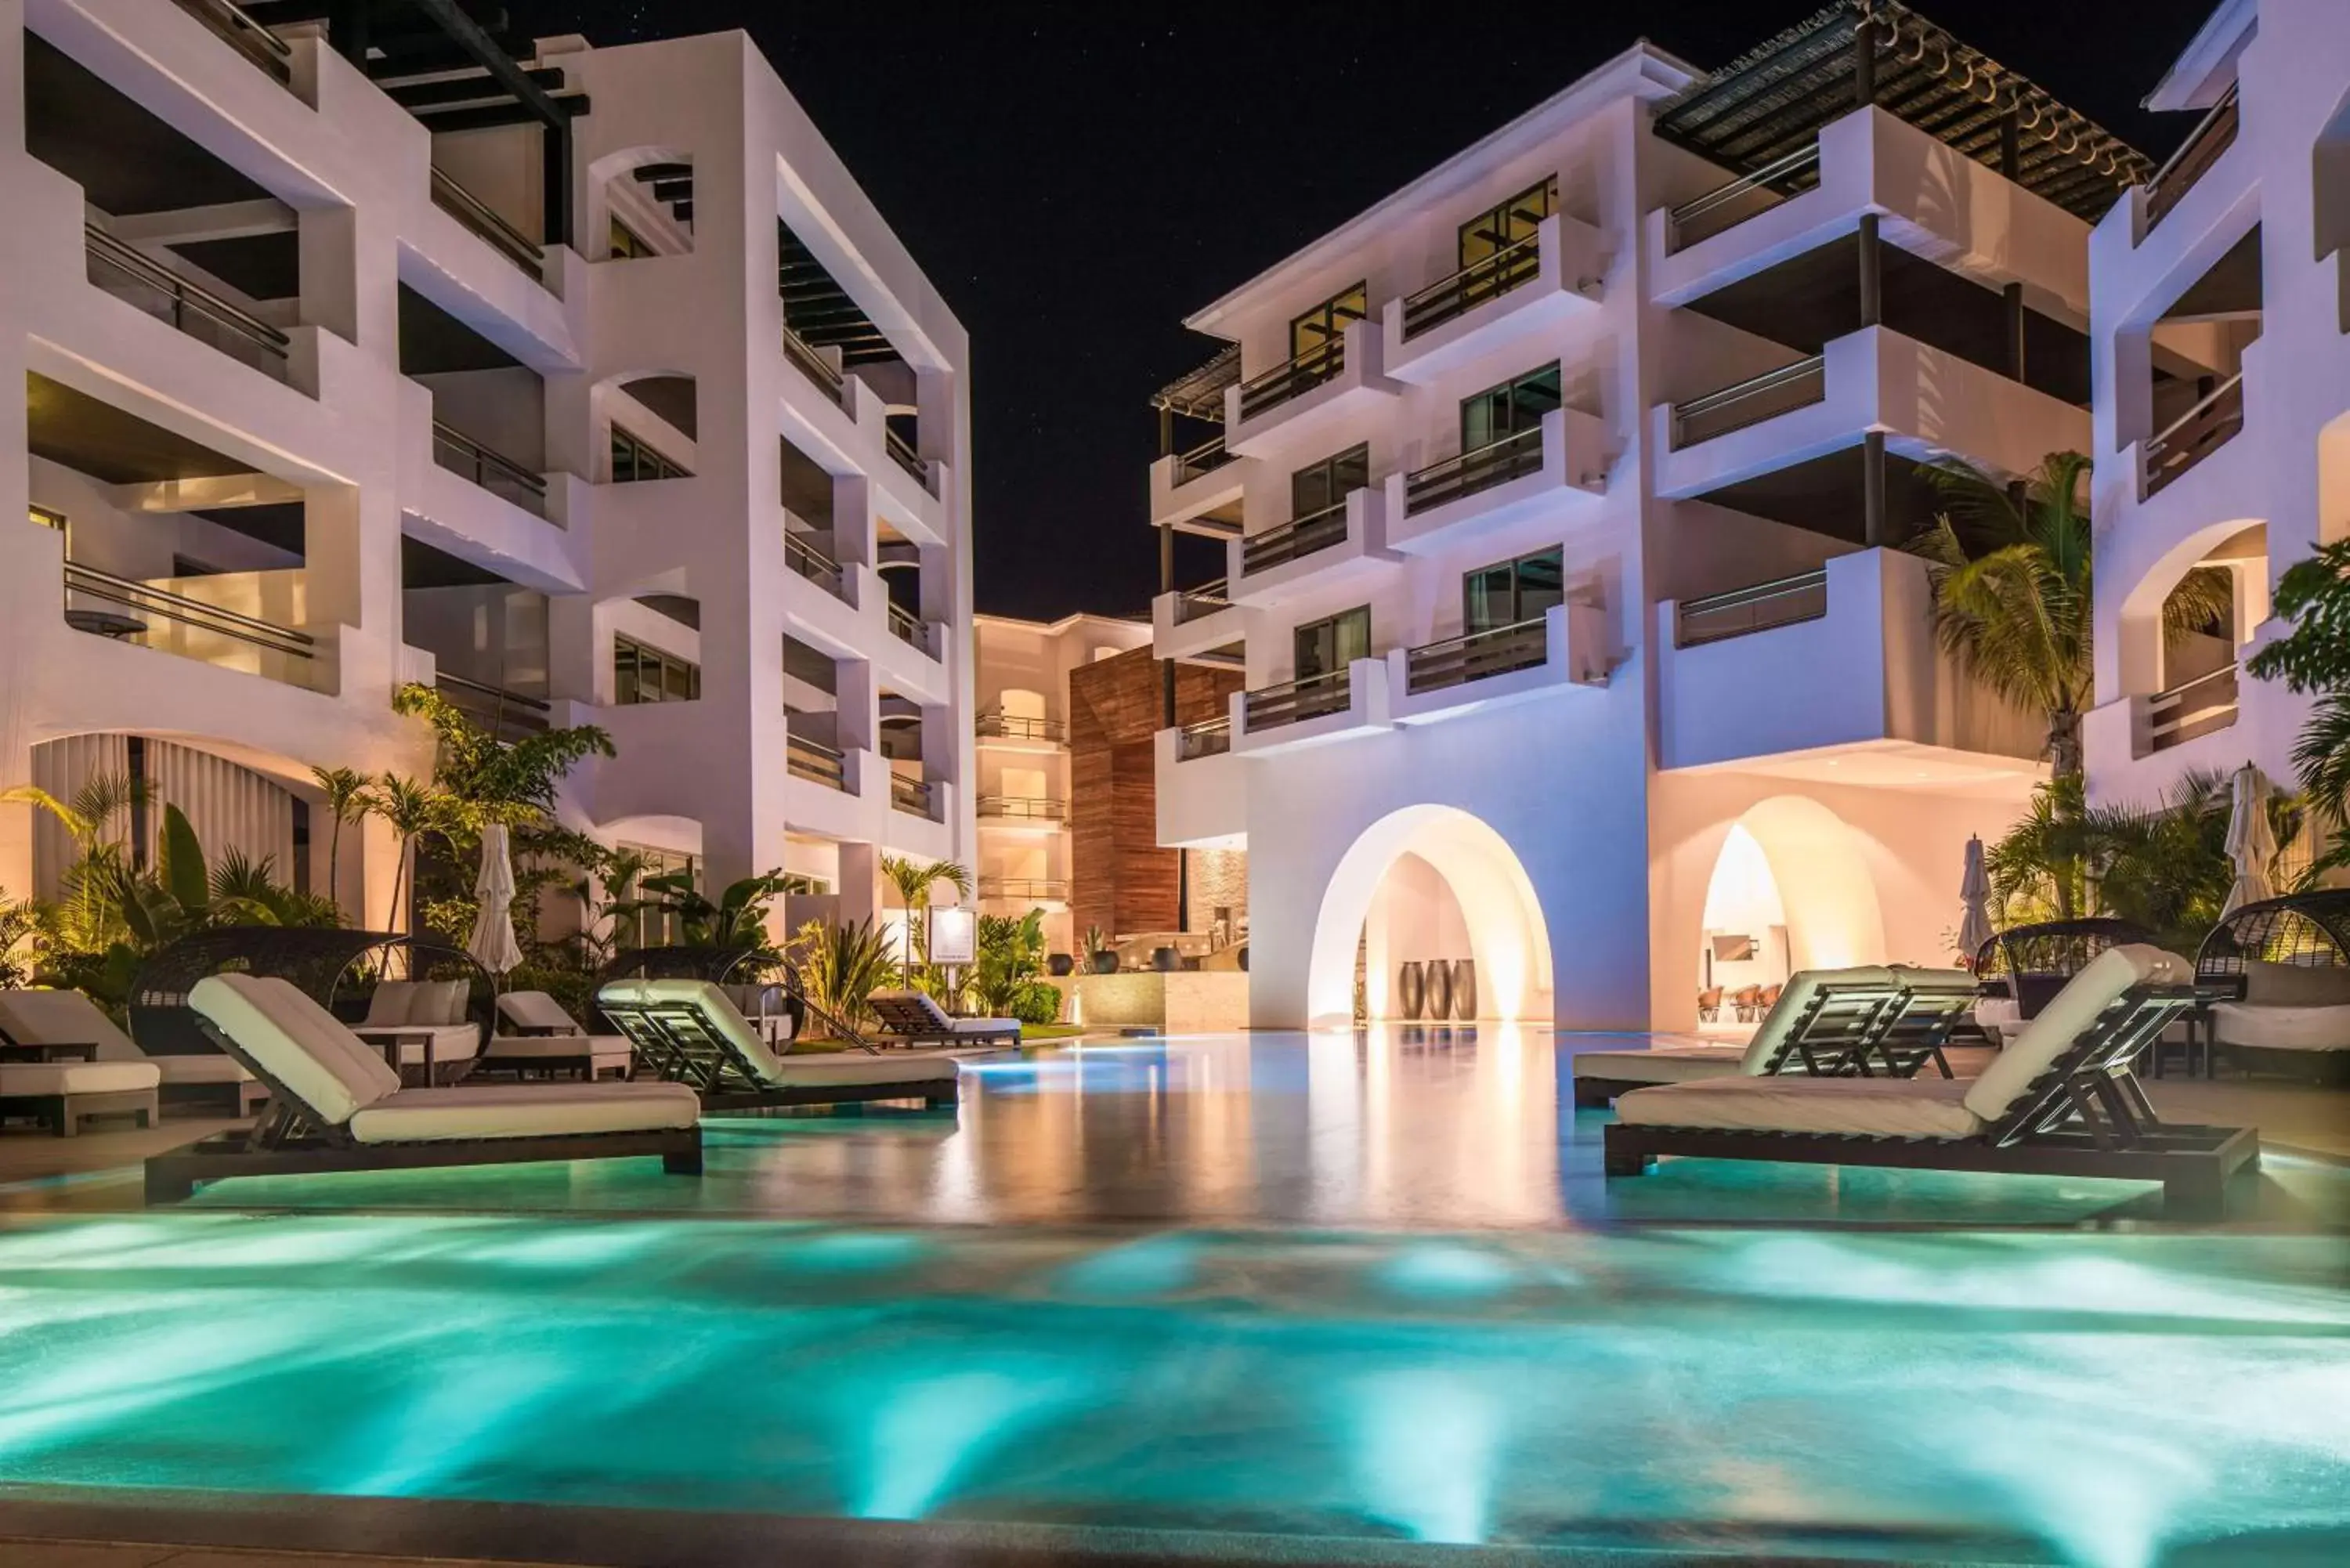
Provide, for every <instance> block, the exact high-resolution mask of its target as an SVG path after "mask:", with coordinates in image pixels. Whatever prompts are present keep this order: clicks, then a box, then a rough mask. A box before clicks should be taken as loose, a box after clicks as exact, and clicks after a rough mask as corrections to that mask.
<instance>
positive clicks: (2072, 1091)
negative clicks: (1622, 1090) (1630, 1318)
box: [1603, 985, 2260, 1220]
mask: <svg viewBox="0 0 2350 1568" xmlns="http://www.w3.org/2000/svg"><path fill="white" fill-rule="evenodd" d="M2194 1002H2195V988H2194V987H2193V986H2191V985H2140V986H2133V987H2132V988H2130V989H2129V990H2128V991H2126V992H2123V993H2122V995H2121V996H2119V997H2118V998H2116V1000H2115V1001H2114V1002H2111V1003H2109V1004H2108V1005H2107V1006H2106V1009H2105V1010H2104V1011H2103V1012H2100V1013H2099V1014H2098V1015H2097V1017H2096V1019H2095V1022H2094V1023H2091V1024H2090V1026H2089V1027H2088V1028H2087V1029H2085V1030H2084V1031H2083V1032H2082V1033H2081V1034H2080V1035H2079V1036H2078V1037H2077V1038H2075V1039H2074V1042H2073V1044H2071V1045H2069V1046H2068V1047H2066V1048H2065V1049H2064V1051H2063V1052H2061V1053H2059V1054H2058V1055H2057V1056H2056V1058H2055V1060H2054V1061H2053V1062H2051V1063H2050V1064H2049V1066H2048V1069H2047V1071H2045V1072H2043V1074H2041V1075H2040V1076H2039V1077H2037V1078H2035V1079H2033V1081H2032V1083H2031V1085H2029V1086H2028V1087H2027V1088H2026V1089H2025V1090H2024V1092H2023V1094H2022V1095H2021V1096H2018V1097H2017V1099H2016V1102H2015V1104H2014V1106H2012V1108H2011V1109H2010V1110H2009V1112H2008V1114H2007V1115H2006V1116H2002V1118H2000V1120H1999V1121H1998V1122H1996V1123H1994V1124H1993V1125H1992V1126H1991V1127H1990V1128H1988V1129H1987V1130H1986V1131H1985V1132H1983V1133H1982V1134H1981V1136H1979V1137H1970V1138H1925V1137H1875V1136H1869V1135H1865V1134H1828V1133H1792V1132H1763V1131H1752V1130H1746V1129H1735V1128H1728V1127H1655V1126H1649V1125H1648V1124H1646V1123H1625V1122H1618V1123H1616V1124H1615V1125H1613V1126H1611V1127H1608V1128H1607V1130H1606V1132H1605V1134H1604V1135H1603V1137H1604V1147H1605V1151H1606V1152H1605V1165H1604V1168H1605V1170H1606V1172H1607V1175H1608V1176H1610V1177H1619V1176H1638V1175H1641V1174H1642V1173H1643V1172H1645V1171H1646V1170H1647V1169H1648V1167H1649V1166H1650V1165H1651V1164H1652V1163H1654V1162H1655V1160H1656V1159H1657V1158H1658V1157H1659V1156H1660V1155H1679V1156H1683V1157H1687V1158H1701V1159H1761V1160H1782V1161H1787V1162H1790V1163H1794V1164H1799V1165H1868V1166H1882V1167H1892V1168H1904V1169H1914V1170H1959V1171H1984V1172H1991V1173H1995V1174H2005V1175H2018V1176H2095V1177H2112V1178H2117V1179H2127V1180H2138V1181H2159V1182H2160V1183H2162V1190H2163V1203H2164V1212H2165V1213H2166V1214H2168V1215H2169V1216H2171V1217H2173V1218H2178V1219H2211V1220H2216V1219H2218V1218H2220V1215H2221V1213H2222V1212H2223V1210H2224V1202H2225V1194H2226V1190H2227V1184H2228V1179H2229V1178H2230V1177H2231V1176H2233V1175H2235V1173H2236V1172H2237V1171H2239V1170H2241V1169H2243V1168H2248V1167H2252V1168H2256V1167H2257V1166H2258V1165H2259V1163H2260V1137H2259V1134H2258V1133H2257V1132H2256V1131H2255V1130H2254V1129H2252V1128H2251V1127H2200V1126H2192V1125H2186V1124H2177V1125H2174V1124H2171V1123H2166V1122H2164V1121H2163V1120H2162V1119H2161V1118H2160V1117H2159V1116H2157V1115H2156V1114H2155V1111H2154V1106H2152V1105H2151V1104H2150V1103H2148V1101H2147V1097H2146V1091H2145V1090H2144V1089H2143V1088H2141V1087H2140V1086H2139V1085H2138V1082H2137V1075H2135V1074H2134V1073H2133V1072H2132V1071H2131V1067H2130V1064H2131V1063H2132V1061H2133V1060H2135V1059H2136V1057H2137V1054H2138V1053H2139V1052H2140V1051H2143V1050H2144V1049H2145V1048H2146V1047H2147V1044H2149V1043H2151V1042H2152V1041H2154V1040H2155V1039H2157V1038H2158V1036H2160V1034H2161V1033H2162V1031H2163V1030H2164V1029H2165V1028H2166V1027H2167V1026H2168V1024H2169V1023H2171V1021H2172V1020H2173V1019H2175V1018H2177V1017H2178V1015H2179V1014H2180V1013H2181V1012H2185V1011H2186V1010H2187V1009H2188V1008H2189V1007H2191V1006H2193V1005H2194Z"/></svg>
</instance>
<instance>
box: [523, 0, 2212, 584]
mask: <svg viewBox="0 0 2350 1568" xmlns="http://www.w3.org/2000/svg"><path fill="white" fill-rule="evenodd" d="M2213 4H2214V0H1924V3H1922V4H1920V5H1918V10H1920V11H1921V12H1922V13H1924V14H1925V15H1926V16H1929V17H1930V18H1932V19H1933V20H1934V21H1936V22H1939V23H1940V24H1941V25H1942V26H1945V27H1947V28H1949V29H1950V31H1951V32H1952V33H1954V34H1956V35H1957V36H1959V37H1960V38H1962V39H1964V40H1965V41H1966V42H1968V43H1970V44H1971V45H1973V46H1974V47H1976V48H1979V49H1981V50H1982V51H1983V52H1984V53H1986V54H1988V55H1990V56H1991V57H1992V58H1994V59H1996V60H1999V61H2000V62H2002V64H2004V65H2007V66H2010V67H2013V68H2015V69H2017V70H2020V71H2022V72H2023V73H2024V74H2025V75H2027V76H2030V77H2032V78H2034V79H2035V80H2036V81H2038V82H2039V83H2040V84H2041V85H2042V86H2043V87H2045V88H2048V89H2049V90H2050V91H2052V92H2054V94H2055V95H2056V96H2057V97H2058V98H2059V99H2063V100H2064V101H2065V102H2067V103H2069V104H2070V105H2071V106H2072V107H2074V109H2078V110H2080V111H2081V112H2082V113H2084V114H2086V115H2088V116H2089V117H2090V118H2091V119H2095V120H2098V121H2099V122H2101V123H2102V124H2104V125H2105V126H2106V129H2108V130H2112V131H2114V132H2116V134H2118V135H2120V136H2121V137H2123V138H2124V139H2125V140H2129V141H2132V142H2134V143H2135V144H2137V146H2138V147H2139V148H2140V149H2141V150H2142V151H2146V152H2147V153H2148V154H2149V155H2151V156H2153V157H2155V158H2157V159H2159V158H2161V157H2162V156H2163V155H2164V154H2165V153H2167V152H2168V151H2169V150H2170V149H2171V148H2172V147H2173V146H2174V145H2175V144H2176V143H2177V142H2178V140H2180V139H2181V138H2182V137H2184V136H2185V134H2186V133H2187V131H2188V130H2189V129H2190V128H2191V125H2192V123H2193V117H2192V116H2189V115H2169V116H2159V117H2158V116H2154V115H2149V114H2147V113H2145V112H2144V111H2143V110H2141V109H2139V108H2138V107H2137V105H2138V100H2139V99H2141V98H2142V97H2144V96H2145V94H2146V93H2147V91H2149V90H2150V89H2151V88H2153V86H2154V84H2155V83H2156V81H2157V80H2158V79H2159V78H2160V77H2161V75H2162V73H2163V71H2164V70H2165V69H2167V68H2168V66H2169V64H2170V62H2171V60H2172V59H2173V58H2175V57H2176V56H2177V54H2178V50H2179V49H2180V48H2181V47H2183V46H2184V45H2185V44H2186V42H2187V40H2188V39H2189V37H2190V36H2193V34H2194V31H2195V29H2196V27H2197V26H2199V25H2200V24H2201V22H2202V20H2203V18H2204V17H2205V16H2207V15H2208V14H2209V13H2210V9H2211V7H2212V5H2213ZM1815 8H1816V0H1650V3H1649V4H1647V5H1624V6H1609V5H1510V6H1466V7H1460V8H1455V7H1454V6H1452V5H1441V4H1438V5H1430V4H1412V5H1399V4H1393V3H1392V0H1388V3H1371V4H1358V5H1324V4H1286V5H1284V4H1279V3H1277V0H1259V3H1258V4H1254V5H1222V4H1209V3H1205V0H1202V3H1200V4H1191V5H1155V4H1139V3H1120V4H1093V5H1088V4H1059V5H1047V4H1018V3H1014V0H984V3H980V4H963V5H952V6H946V5H939V6H935V7H934V6H932V5H908V4H902V3H901V4H897V5H793V4H754V3H752V0H658V3H655V0H636V3H633V4H630V3H619V0H509V10H510V12H511V14H512V16H513V18H514V21H515V25H516V26H517V27H518V28H520V29H523V30H525V31H526V32H529V33H533V34H540V35H544V34H548V33H557V32H580V33H584V34H586V35H587V36H588V37H589V38H591V39H593V40H595V41H597V42H599V43H624V42H630V41H634V40H637V39H641V38H649V37H666V36H678V35H682V34H688V33H702V32H710V31H714V30H717V29H721V28H727V27H743V28H747V29H748V30H749V32H750V33H751V34H752V36H754V38H756V39H757V40H758V42H759V45H760V47H762V48H764V50H765V52H766V54H767V57H768V58H769V59H771V60H773V61H774V62H775V67H776V68H777V69H778V70H779V71H780V72H781V73H782V75H783V78H784V80H785V82H786V83H787V84H788V85H789V86H790V88H791V89H792V91H793V93H794V94H795V95H796V96H797V97H798V99H799V100H800V101H801V102H802V103H803V104H804V105H806V108H807V109H808V111H809V113H810V114H811V115H813V116H814V117H815V119H816V124H817V125H818V126H819V127H820V128H821V129H822V130H823V131H824V132H825V135H826V136H827V138H828V139H829V140H830V141H831V142H832V145H833V147H834V149H835V150H836V151H837V152H838V153H839V154H840V156H841V157H842V158H843V159H844V160H845V161H847V164H848V167H849V169H850V171H852V172H853V173H855V175H856V176H857V178H858V181H859V182H861V183H862V184H863V186H864V187H865V190H866V191H867V192H868V193H869V194H870V195H871V196H872V198H873V200H874V202H875V203H876V204H877V205H878V206H879V208H880V210H881V213H882V215H883V216H884V217H885V218H886V219H888V220H889V223H890V224H891V226H892V227H894V228H895V229H896V230H897V232H898V234H899V237H900V238H901V239H903V240H904V242H905V244H906V245H907V248H908V249H909V250H910V251H911V252H912V253H913V256H914V259H915V261H916V262H917V263H918V264H919V265H920V266H921V267H922V268H923V270H924V271H925V272H927V273H928V274H929V275H930V277H931V281H932V282H933V283H934V284H935V285H936V286H938V288H939V290H940V292H941V294H943V295H944V296H945V297H946V300H947V303H948V304H949V305H950V306H952V307H953V309H954V311H955V313H956V314H957V315H958V316H959V317H962V322H963V324H964V326H965V327H968V328H969V329H970V332H971V337H972V410H973V421H974V425H975V434H974V440H975V442H976V448H977V450H976V452H975V453H974V463H975V470H976V472H975V475H974V480H975V483H976V486H977V500H976V516H975V526H976V530H977V534H978V550H977V575H978V602H979V607H980V608H981V609H982V610H984V611H989V612H992V613H995V614H999V615H1015V616H1028V617H1038V618H1050V617H1055V616H1060V615H1065V614H1067V613H1069V612H1070V611H1073V610H1081V609H1082V610H1098V611H1104V612H1108V613H1142V612H1146V611H1147V610H1148V608H1149V598H1150V595H1151V594H1152V593H1154V592H1155V591H1156V590H1157V587H1158V581H1159V566H1158V554H1157V548H1158V547H1157V543H1156V540H1155V538H1154V537H1153V535H1152V534H1151V531H1150V528H1149V515H1148V506H1147V502H1146V488H1147V481H1146V477H1145V475H1146V469H1147V467H1148V465H1149V462H1150V460H1151V459H1152V458H1153V457H1154V456H1156V455H1157V452H1158V444H1157V443H1158V426H1157V422H1156V420H1157V417H1156V415H1155V414H1153V413H1152V412H1151V411H1150V410H1149V407H1148V401H1147V400H1148V399H1149V396H1150V394H1151V392H1152V391H1154V390H1155V389H1157V388H1159V386H1161V385H1163V384H1165V383H1166V382H1168V381H1170V380H1172V379H1174V378H1175V377H1177V376H1178V375H1180V374H1181V373H1182V372H1183V371H1185V370H1188V369H1191V368H1192V367H1193V366H1194V365H1196V364H1198V363H1200V362H1201V361H1202V360H1204V359H1205V358H1207V357H1208V356H1209V355H1210V354H1211V353H1212V352H1213V351H1214V348H1215V344H1214V343H1213V342H1211V340H1209V339H1206V338H1203V337H1197V336H1195V335H1193V334H1191V333H1189V332H1187V331H1185V330H1184V328H1183V327H1182V325H1181V322H1182V318H1183V317H1184V316H1186V315H1187V314H1189V313H1190V312H1191V311H1193V310H1196V309H1198V308H1199V307H1200V306H1204V305H1206V304H1208V303H1209V302H1210V301H1211V300H1213V299H1215V298H1216V297H1217V296H1220V295H1222V294H1223V293H1224V292H1225V291H1226V290H1228V289H1231V288H1232V287H1234V286H1238V285H1240V284H1242V283H1243V282H1245V281H1247V280H1248V279H1249V278H1250V277H1252V276H1253V275H1256V274H1257V273H1258V272H1260V271H1261V270H1263V268H1264V267H1266V266H1268V265H1271V264H1272V263H1274V262H1275V261H1277V260H1279V259H1280V258H1281V257H1283V256H1284V255H1286V254H1289V253H1290V252H1292V251H1294V250H1295V249H1297V248H1298V247H1299V246H1301V245H1303V244H1305V243H1306V242H1308V241H1310V240H1312V239H1313V238H1315V236H1316V235H1318V234H1323V233H1325V232H1326V231H1327V230H1329V229H1332V228H1335V227H1336V226H1337V224H1339V223H1342V222H1343V221H1345V220H1346V219H1347V218H1348V217H1350V216H1352V215H1353V214H1354V213H1357V212H1360V211H1361V210H1362V209H1363V208H1365V207H1367V206H1369V205H1370V204H1371V203H1372V202H1376V201H1378V199H1379V198H1380V197H1381V196H1383V195H1385V194H1387V193H1388V192H1390V191H1392V190H1394V189H1395V188H1396V187H1398V186H1399V185H1401V184H1403V183H1405V182H1407V181H1409V180H1410V179H1411V178H1412V177H1413V176H1415V175H1417V174H1419V173H1420V172H1421V171H1424V170H1426V169H1428V168H1430V167H1431V166H1432V165H1434V164H1436V163H1438V162H1440V161H1443V160H1444V159H1445V158H1447V157H1449V156H1450V155H1451V154H1452V153H1454V152H1456V151H1460V150H1461V148H1462V147H1464V146H1466V145H1467V144H1469V143H1470V142H1471V141H1473V140H1476V139H1477V138H1479V137H1480V136H1482V135H1483V134H1485V133H1486V132H1487V131H1490V130H1493V129H1494V128H1495V127H1497V126H1499V125H1501V124H1503V122H1504V121H1506V120H1508V119H1512V118H1513V117H1514V116H1516V115H1518V114H1520V113H1522V112H1523V111H1524V110H1525V109H1530V108H1532V107H1533V106H1534V104H1536V103H1538V102H1540V101H1541V100H1542V99H1545V98H1547V97H1549V96H1550V95H1551V94H1552V93H1555V92H1556V91H1557V90H1558V89H1559V88H1562V87H1565V85H1566V84H1567V83H1568V82H1570V81H1572V80H1574V79H1575V78H1576V77H1578V76H1580V75H1582V74H1583V73H1584V72H1585V71H1586V70H1589V69H1590V68H1591V67H1594V66H1596V65H1598V64H1599V63H1601V62H1602V61H1603V60H1606V59H1607V58H1608V57H1611V56H1613V55H1614V54H1616V53H1617V52H1618V51H1619V50H1621V49H1623V48H1625V47H1627V46H1628V45H1630V44H1631V43H1632V42H1633V40H1634V39H1635V38H1636V37H1638V36H1647V37H1648V38H1649V39H1651V40H1652V41H1653V42H1655V43H1656V44H1657V45H1658V46H1659V47H1662V48H1664V49H1666V50H1668V51H1669V52H1671V53H1674V54H1677V55H1679V56H1680V57H1682V58H1683V59H1686V60H1688V61H1689V62H1690V64H1692V65H1694V66H1696V67H1700V69H1707V68H1711V67H1716V66H1720V65H1721V64H1723V63H1725V62H1727V61H1728V60H1730V59H1731V58H1732V57H1735V56H1737V55H1739V54H1741V53H1742V52H1744V51H1745V50H1746V49H1748V48H1750V47H1753V46H1755V45H1756V44H1759V43H1761V42H1763V40H1764V38H1766V37H1767V36H1770V35H1771V34H1772V33H1774V32H1775V31H1776V30H1777V29H1779V28H1781V27H1783V26H1788V25H1790V24H1792V23H1794V22H1796V21H1798V20H1800V19H1802V18H1803V17H1804V16H1808V15H1810V14H1811V13H1812V11H1813V10H1814V9H1815ZM1221 571H1222V566H1221V564H1220V563H1219V562H1215V561H1211V560H1210V559H1207V558H1205V557H1202V558H1201V561H1200V562H1199V563H1198V566H1197V569H1196V570H1194V569H1191V563H1190V562H1189V561H1188V560H1187V561H1186V563H1185V569H1184V571H1183V576H1184V578H1185V580H1191V578H1193V577H1197V578H1201V579H1204V578H1206V577H1209V576H1217V575H1219V574H1220V573H1221Z"/></svg>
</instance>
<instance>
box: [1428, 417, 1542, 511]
mask: <svg viewBox="0 0 2350 1568" xmlns="http://www.w3.org/2000/svg"><path fill="white" fill-rule="evenodd" d="M1542 465H1543V443H1542V427H1541V426H1540V425H1536V426H1535V427H1534V429H1532V430H1525V431H1518V432H1517V434H1515V435H1506V436H1503V438H1502V439H1501V440H1500V441H1488V442H1487V443H1486V444H1485V445H1483V446H1481V447H1479V448H1477V450H1476V451H1474V452H1462V453H1461V455H1460V456H1458V457H1448V458H1446V459H1445V460H1444V461H1443V462H1432V463H1430V464H1429V465H1428V466H1427V467H1426V468H1422V469H1418V470H1415V471H1414V472H1411V473H1409V474H1408V475H1406V476H1405V478H1404V482H1403V509H1404V514H1405V515H1406V516H1409V515H1411V514H1413V513H1417V512H1429V511H1433V510H1434V509H1435V508H1437V507H1439V506H1441V505H1443V504H1445V503H1447V502H1449V501H1458V500H1460V499H1461V497H1462V496H1464V495H1474V494H1476V493H1477V492H1479V491H1481V490H1491V489H1492V488H1493V487H1494V486H1495V485H1497V484H1507V483H1510V481H1512V480H1513V479H1523V478H1524V477H1525V476H1526V475H1527V474H1529V473H1540V472H1542Z"/></svg>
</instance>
